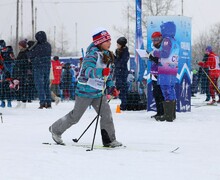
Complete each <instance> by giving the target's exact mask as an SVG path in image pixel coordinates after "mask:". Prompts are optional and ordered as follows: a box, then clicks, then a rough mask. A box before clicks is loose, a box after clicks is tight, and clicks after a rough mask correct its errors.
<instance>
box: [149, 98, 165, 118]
mask: <svg viewBox="0 0 220 180" xmlns="http://www.w3.org/2000/svg"><path fill="white" fill-rule="evenodd" d="M156 108H157V114H155V115H153V116H151V118H155V119H156V117H158V116H162V115H163V114H164V110H163V103H162V102H159V103H156Z"/></svg>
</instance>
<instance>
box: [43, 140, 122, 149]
mask: <svg viewBox="0 0 220 180" xmlns="http://www.w3.org/2000/svg"><path fill="white" fill-rule="evenodd" d="M42 144H44V145H50V146H53V145H55V146H67V145H66V144H64V143H63V144H57V143H49V142H43V143H42ZM71 146H74V147H82V148H87V149H89V148H91V145H89V144H71ZM125 148H126V146H118V147H105V146H102V145H94V147H93V149H105V150H111V149H125Z"/></svg>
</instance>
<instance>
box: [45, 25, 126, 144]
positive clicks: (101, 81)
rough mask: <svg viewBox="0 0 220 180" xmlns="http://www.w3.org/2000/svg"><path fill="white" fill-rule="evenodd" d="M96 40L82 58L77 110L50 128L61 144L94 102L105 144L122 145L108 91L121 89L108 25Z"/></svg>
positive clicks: (95, 34)
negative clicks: (115, 79)
mask: <svg viewBox="0 0 220 180" xmlns="http://www.w3.org/2000/svg"><path fill="white" fill-rule="evenodd" d="M92 40H93V42H92V43H91V44H90V45H89V46H88V48H87V51H86V56H85V57H84V58H83V60H82V65H81V69H80V73H79V75H78V83H77V86H76V91H75V95H76V97H75V98H76V99H75V105H74V108H73V110H71V111H70V112H69V113H67V114H66V115H65V116H63V117H62V118H60V119H58V120H57V121H56V122H54V123H53V124H52V125H51V126H50V127H49V131H50V132H51V133H52V138H53V140H54V141H55V142H56V143H57V144H64V143H63V140H62V138H61V136H62V134H63V133H64V132H65V131H66V130H67V129H68V128H70V127H71V126H72V125H73V124H76V123H78V121H79V120H80V118H81V117H82V115H83V114H84V112H85V111H86V109H87V108H88V107H89V106H90V105H91V106H92V107H93V108H94V109H95V111H96V112H97V113H98V117H99V116H100V129H101V136H102V143H103V146H105V147H117V146H122V143H120V142H118V141H117V140H116V135H115V128H114V123H113V117H112V112H111V108H110V106H109V104H108V102H107V97H106V95H104V92H107V93H109V94H111V95H112V96H118V94H119V92H118V91H117V89H116V88H115V86H114V82H113V80H112V63H113V61H114V55H113V53H112V52H111V51H109V49H110V46H111V36H110V34H109V33H108V31H107V30H106V29H105V28H98V29H96V30H95V31H94V33H93V34H92Z"/></svg>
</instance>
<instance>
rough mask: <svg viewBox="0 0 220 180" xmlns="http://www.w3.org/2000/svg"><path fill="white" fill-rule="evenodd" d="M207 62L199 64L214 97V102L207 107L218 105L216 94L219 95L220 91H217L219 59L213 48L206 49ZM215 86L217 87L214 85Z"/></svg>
mask: <svg viewBox="0 0 220 180" xmlns="http://www.w3.org/2000/svg"><path fill="white" fill-rule="evenodd" d="M205 55H206V60H205V61H200V62H198V65H199V66H200V67H201V68H203V71H205V72H204V73H205V75H206V76H207V78H208V77H209V78H208V80H209V81H210V82H209V91H210V95H211V97H212V101H211V102H209V103H207V105H216V104H217V102H216V99H215V96H216V94H219V91H218V90H217V89H216V87H217V80H218V78H219V76H220V66H219V57H218V56H217V55H216V54H215V53H214V52H213V50H212V47H211V46H207V47H206V48H205ZM213 84H215V86H214V85H213Z"/></svg>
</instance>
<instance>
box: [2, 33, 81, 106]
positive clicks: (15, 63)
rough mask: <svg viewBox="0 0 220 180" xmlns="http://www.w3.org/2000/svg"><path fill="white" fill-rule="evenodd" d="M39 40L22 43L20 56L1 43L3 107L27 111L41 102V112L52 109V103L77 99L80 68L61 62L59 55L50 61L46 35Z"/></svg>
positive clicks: (40, 35)
mask: <svg viewBox="0 0 220 180" xmlns="http://www.w3.org/2000/svg"><path fill="white" fill-rule="evenodd" d="M35 37H36V41H27V40H21V41H19V43H18V49H19V52H18V55H17V56H15V55H14V52H13V49H12V46H6V43H5V41H4V40H0V101H1V104H0V106H1V107H2V108H4V107H9V108H11V107H12V103H11V102H12V101H17V105H16V106H15V108H26V104H27V103H28V102H29V103H31V102H32V101H33V100H39V104H40V106H39V109H43V108H47V109H49V108H51V102H53V101H54V102H55V103H56V104H58V103H59V102H60V100H67V101H68V100H71V99H72V100H74V99H75V90H74V89H75V83H76V75H77V73H78V71H79V70H78V68H76V67H75V66H74V65H71V64H70V63H62V62H61V61H60V60H59V57H58V56H54V57H53V58H52V59H51V46H50V44H49V43H48V42H47V37H46V33H45V32H43V31H39V32H38V33H36V36H35Z"/></svg>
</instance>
